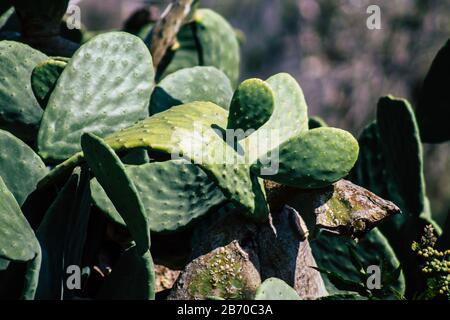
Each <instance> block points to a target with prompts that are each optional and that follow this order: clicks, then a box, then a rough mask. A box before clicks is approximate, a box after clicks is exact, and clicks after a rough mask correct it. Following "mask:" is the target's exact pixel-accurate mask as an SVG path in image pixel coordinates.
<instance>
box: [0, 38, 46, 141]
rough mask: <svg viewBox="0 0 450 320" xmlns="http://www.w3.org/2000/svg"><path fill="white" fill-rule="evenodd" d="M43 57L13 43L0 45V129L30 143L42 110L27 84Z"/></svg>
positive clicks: (35, 132) (33, 137)
mask: <svg viewBox="0 0 450 320" xmlns="http://www.w3.org/2000/svg"><path fill="white" fill-rule="evenodd" d="M45 60H47V56H46V55H44V54H42V53H41V52H39V51H37V50H34V49H32V48H31V47H29V46H27V45H25V44H21V43H18V42H13V41H1V42H0V79H1V81H0V128H2V129H5V130H8V131H10V132H12V133H13V134H14V135H16V136H18V137H19V138H21V139H25V140H30V141H33V140H34V139H35V138H36V134H37V131H38V129H39V122H40V120H41V117H42V112H43V111H42V108H41V107H40V106H39V103H38V102H37V100H36V98H35V97H34V94H33V91H32V89H31V85H30V77H31V73H32V72H33V69H34V68H35V67H36V66H37V65H38V64H40V63H42V62H43V61H45Z"/></svg>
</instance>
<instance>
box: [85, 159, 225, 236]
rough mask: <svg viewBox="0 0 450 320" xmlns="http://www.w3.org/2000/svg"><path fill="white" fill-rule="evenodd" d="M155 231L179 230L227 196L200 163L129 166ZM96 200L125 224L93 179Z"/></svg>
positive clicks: (113, 216)
mask: <svg viewBox="0 0 450 320" xmlns="http://www.w3.org/2000/svg"><path fill="white" fill-rule="evenodd" d="M125 170H126V172H127V174H128V176H129V177H130V178H131V179H132V180H133V183H134V184H135V186H136V189H137V191H138V193H139V196H140V197H141V199H142V203H143V205H144V208H145V213H146V215H147V217H148V220H149V221H150V229H151V230H152V231H154V232H169V231H177V230H179V229H180V228H182V227H185V226H186V225H188V224H189V223H190V222H191V221H192V220H193V219H195V218H198V217H200V216H202V215H204V214H205V213H207V212H208V210H209V209H211V208H212V207H214V206H216V205H218V204H220V203H222V202H224V201H225V200H226V198H225V197H224V195H223V194H222V192H221V191H220V189H219V188H218V187H217V186H216V185H215V184H214V183H213V182H212V181H211V180H210V179H209V177H208V176H207V175H206V174H205V173H204V172H203V171H202V170H201V169H200V168H199V167H198V166H196V165H194V164H191V163H189V162H187V161H183V160H172V161H165V162H155V163H148V164H145V165H140V166H127V167H126V169H125ZM91 194H92V199H93V200H94V203H95V204H96V205H97V206H98V207H99V208H100V209H101V210H102V211H103V212H104V213H106V214H107V215H108V217H110V218H111V219H112V220H113V221H115V222H117V223H119V224H121V225H125V223H124V221H123V219H122V218H121V217H120V215H119V213H118V212H117V210H116V209H115V208H114V205H113V204H112V203H111V201H110V200H109V198H108V196H107V195H106V193H105V192H104V191H103V188H102V187H101V186H100V184H99V183H98V182H97V181H96V180H95V179H94V180H92V181H91Z"/></svg>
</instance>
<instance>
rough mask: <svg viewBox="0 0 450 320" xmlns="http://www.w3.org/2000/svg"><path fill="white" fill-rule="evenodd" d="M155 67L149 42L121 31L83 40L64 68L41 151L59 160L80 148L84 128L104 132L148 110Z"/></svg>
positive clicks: (41, 131) (45, 120)
mask: <svg viewBox="0 0 450 320" xmlns="http://www.w3.org/2000/svg"><path fill="white" fill-rule="evenodd" d="M153 78H154V71H153V65H152V61H151V56H150V54H149V52H148V49H147V47H146V46H145V45H144V43H143V42H142V41H141V40H140V39H139V38H137V37H135V36H133V35H129V34H126V33H123V32H111V33H106V34H102V35H99V36H97V37H95V38H94V39H92V40H91V41H89V42H88V43H86V44H85V45H83V46H82V47H81V48H80V49H79V50H78V51H77V52H76V53H75V54H74V56H73V57H72V59H71V60H70V61H69V63H68V64H67V66H66V67H65V69H64V71H63V72H62V74H61V76H60V78H59V80H58V82H57V85H56V87H55V89H54V90H53V92H52V94H51V96H50V99H49V101H48V105H47V108H46V109H45V113H44V116H43V118H42V123H41V127H40V129H39V136H38V149H39V154H40V155H41V156H42V157H43V158H44V159H47V160H53V161H59V160H64V159H66V158H68V157H70V156H71V155H72V154H74V153H75V152H77V151H79V150H80V137H81V135H82V133H83V132H92V133H95V134H97V135H100V136H102V137H104V136H106V135H108V134H111V133H113V132H115V131H117V130H120V129H122V128H125V127H127V126H130V125H131V124H133V123H135V122H136V121H138V120H141V119H144V118H145V117H147V116H148V105H149V101H150V95H151V92H152V89H153Z"/></svg>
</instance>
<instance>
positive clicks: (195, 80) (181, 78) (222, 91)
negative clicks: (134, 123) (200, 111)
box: [150, 67, 233, 115]
mask: <svg viewBox="0 0 450 320" xmlns="http://www.w3.org/2000/svg"><path fill="white" fill-rule="evenodd" d="M232 96H233V90H232V88H231V84H230V80H229V79H228V78H227V76H226V75H225V74H224V73H223V72H222V71H220V70H218V69H216V68H214V67H194V68H188V69H182V70H179V71H177V72H174V73H172V74H170V75H168V76H167V77H165V78H164V79H163V80H162V81H161V82H160V83H159V84H158V85H157V87H156V88H155V91H154V92H153V94H152V99H151V102H150V114H151V115H153V114H156V113H159V112H162V111H166V110H167V109H170V108H171V107H173V106H177V105H180V104H185V103H189V102H194V101H209V102H213V103H215V104H217V105H218V106H220V107H222V108H224V109H226V110H228V108H229V106H230V101H231V97H232Z"/></svg>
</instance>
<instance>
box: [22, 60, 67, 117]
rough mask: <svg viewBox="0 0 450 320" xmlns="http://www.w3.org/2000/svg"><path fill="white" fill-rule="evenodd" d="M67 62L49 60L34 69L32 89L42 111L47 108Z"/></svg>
mask: <svg viewBox="0 0 450 320" xmlns="http://www.w3.org/2000/svg"><path fill="white" fill-rule="evenodd" d="M66 65H67V62H64V61H59V60H56V59H53V58H52V59H49V60H46V61H44V62H42V63H41V64H39V65H37V66H36V68H34V70H33V72H32V74H31V87H32V89H33V93H34V95H35V97H36V99H37V100H38V102H39V104H40V105H41V107H42V109H45V107H47V102H48V99H49V97H50V94H51V93H52V91H53V89H54V88H55V85H56V81H58V79H59V76H60V75H61V73H62V72H63V70H64V68H65V67H66Z"/></svg>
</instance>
